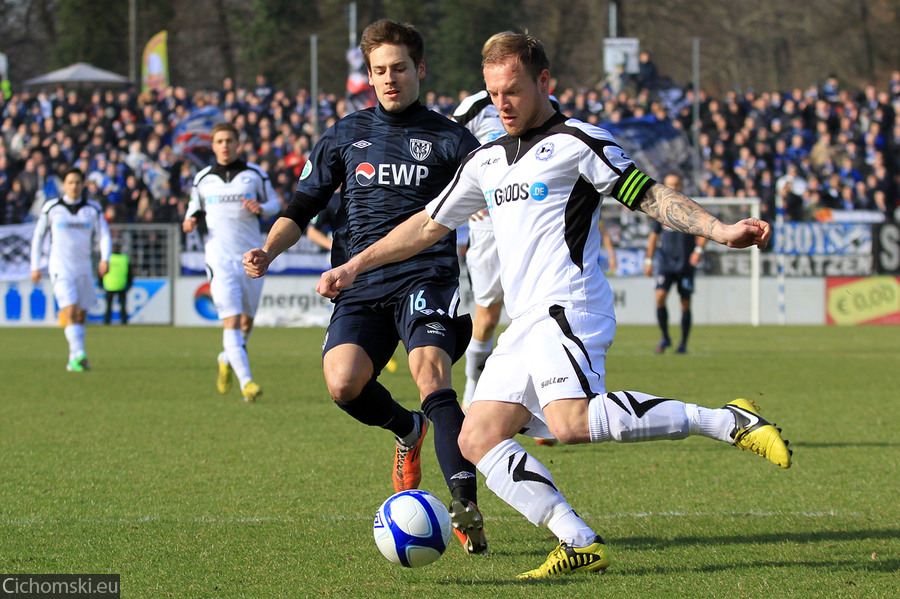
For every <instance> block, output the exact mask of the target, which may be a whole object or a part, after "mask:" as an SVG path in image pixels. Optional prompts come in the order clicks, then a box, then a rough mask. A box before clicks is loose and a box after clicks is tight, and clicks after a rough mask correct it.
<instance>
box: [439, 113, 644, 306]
mask: <svg viewBox="0 0 900 599" xmlns="http://www.w3.org/2000/svg"><path fill="white" fill-rule="evenodd" d="M653 183H654V181H653V180H652V179H650V177H648V176H647V175H645V174H643V173H642V172H641V171H639V170H638V169H637V168H636V167H635V165H634V163H633V162H632V161H631V159H630V158H628V157H627V156H626V155H625V152H624V151H623V150H622V148H621V147H619V145H618V144H617V143H616V141H615V139H613V137H612V135H610V133H609V132H608V131H606V130H604V129H601V128H599V127H596V126H593V125H589V124H587V123H584V122H582V121H579V120H577V119H567V118H566V117H565V116H563V115H562V114H560V113H556V114H555V115H554V116H553V117H551V118H550V119H549V120H548V121H547V122H546V123H544V124H543V125H541V126H540V127H538V128H536V129H532V130H531V131H529V132H527V133H526V134H525V135H523V136H520V137H518V136H517V137H512V136H504V137H501V138H500V139H498V140H496V141H494V142H490V143H488V144H486V145H484V146H482V147H480V148H479V149H477V150H475V151H474V152H472V153H471V154H469V156H468V157H467V158H466V160H465V162H464V163H463V164H462V166H460V170H459V171H458V172H457V176H456V178H455V179H454V180H453V182H452V183H451V184H450V185H448V186H447V188H446V189H444V191H442V192H441V194H440V195H439V196H438V197H437V198H435V199H434V200H433V201H432V202H430V203H429V204H428V206H427V207H426V210H427V211H428V214H429V215H430V216H431V217H432V218H433V219H434V220H435V221H437V222H438V223H440V224H442V225H444V226H446V227H450V228H456V227H458V226H459V225H461V224H463V223H464V222H466V220H467V219H468V218H469V215H471V214H472V213H474V212H476V211H477V210H480V209H483V208H485V207H487V209H488V211H489V212H490V213H491V218H492V221H493V225H494V236H495V237H496V239H497V250H498V253H499V256H500V268H501V275H500V277H501V281H502V285H503V289H504V291H505V292H506V297H505V302H506V310H507V313H508V314H509V315H510V317H511V318H516V317H517V316H520V315H521V314H524V313H525V312H526V311H528V310H529V309H530V308H533V307H535V306H538V305H553V304H558V305H560V306H562V307H565V308H575V309H578V310H583V311H586V312H592V313H595V314H603V315H607V316H611V317H613V318H615V312H614V310H613V298H612V291H611V290H610V288H609V283H608V282H607V281H606V277H605V276H604V275H603V272H602V270H601V268H600V266H599V264H598V257H599V254H600V248H601V245H602V244H601V235H600V231H599V229H598V223H599V220H600V204H601V203H602V200H603V196H605V195H610V196H612V197H613V198H615V199H616V200H618V201H619V202H621V203H622V204H624V205H625V206H627V207H629V208H631V209H632V210H633V209H636V208H637V206H638V205H639V204H640V202H641V200H642V199H643V195H644V192H645V191H646V190H647V189H648V188H649V187H650V186H651V185H652V184H653Z"/></svg>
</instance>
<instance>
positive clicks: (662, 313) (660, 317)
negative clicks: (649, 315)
mask: <svg viewBox="0 0 900 599" xmlns="http://www.w3.org/2000/svg"><path fill="white" fill-rule="evenodd" d="M656 322H658V323H659V328H660V329H661V330H662V335H663V339H668V338H669V310H668V309H667V308H666V307H665V306H663V307H662V308H657V309H656Z"/></svg>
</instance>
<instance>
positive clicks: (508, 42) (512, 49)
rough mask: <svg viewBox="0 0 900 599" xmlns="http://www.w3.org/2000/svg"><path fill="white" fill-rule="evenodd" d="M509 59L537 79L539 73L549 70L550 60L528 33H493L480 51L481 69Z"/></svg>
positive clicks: (541, 45)
mask: <svg viewBox="0 0 900 599" xmlns="http://www.w3.org/2000/svg"><path fill="white" fill-rule="evenodd" d="M510 58H512V59H514V60H515V61H516V62H518V63H519V64H520V65H522V66H523V67H525V69H526V70H527V71H528V73H529V74H530V75H531V76H532V77H533V78H534V79H537V78H538V77H539V76H540V74H541V72H542V71H544V70H545V69H546V70H548V71H549V70H550V59H548V58H547V52H546V51H545V50H544V45H543V44H541V41H540V40H539V39H537V38H536V37H534V36H533V35H529V34H528V33H515V32H512V31H502V32H500V33H495V34H494V35H492V36H491V37H489V38H488V40H487V41H486V42H485V43H484V46H483V47H482V49H481V66H482V68H484V67H487V66H489V65H497V64H502V63H505V62H506V61H507V60H509V59H510Z"/></svg>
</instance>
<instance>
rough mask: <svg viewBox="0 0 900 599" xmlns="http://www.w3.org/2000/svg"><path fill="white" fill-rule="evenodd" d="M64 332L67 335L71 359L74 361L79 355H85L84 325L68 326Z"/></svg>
mask: <svg viewBox="0 0 900 599" xmlns="http://www.w3.org/2000/svg"><path fill="white" fill-rule="evenodd" d="M63 332H64V333H65V335H66V341H68V342H69V359H70V360H73V359H74V358H75V356H77V355H78V354H82V353H84V325H83V324H70V325H66V328H65V329H63Z"/></svg>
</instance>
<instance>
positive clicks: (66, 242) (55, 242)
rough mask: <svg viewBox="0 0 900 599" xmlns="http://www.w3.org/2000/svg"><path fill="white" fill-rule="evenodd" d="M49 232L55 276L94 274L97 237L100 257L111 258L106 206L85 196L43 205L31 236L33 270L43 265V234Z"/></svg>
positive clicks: (50, 267)
mask: <svg viewBox="0 0 900 599" xmlns="http://www.w3.org/2000/svg"><path fill="white" fill-rule="evenodd" d="M48 234H49V235H50V260H49V264H48V267H47V270H48V271H49V273H50V275H51V276H52V277H54V278H65V279H68V278H75V277H78V276H82V275H88V276H91V277H93V270H94V268H93V261H92V253H93V249H94V240H95V239H96V240H97V242H98V244H99V247H100V260H101V261H102V262H108V261H109V255H110V254H111V253H112V238H111V237H110V235H109V225H108V224H107V223H106V219H105V218H103V208H102V207H101V206H100V204H98V203H97V202H95V201H93V200H88V199H86V198H84V197H82V199H81V200H80V201H78V202H71V201H69V199H68V198H65V197H63V198H55V199H52V200H49V201H48V202H47V203H45V204H44V207H43V208H41V215H40V217H39V218H38V221H37V226H36V227H35V229H34V237H33V238H32V240H31V270H40V269H41V255H42V253H43V248H44V238H45V237H46V236H47V235H48Z"/></svg>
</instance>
